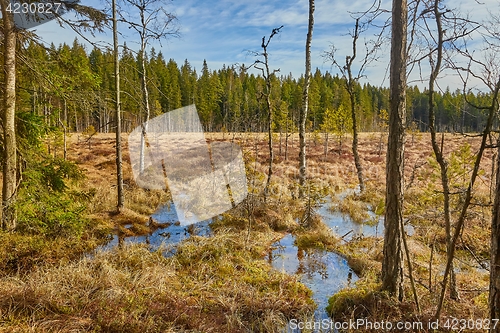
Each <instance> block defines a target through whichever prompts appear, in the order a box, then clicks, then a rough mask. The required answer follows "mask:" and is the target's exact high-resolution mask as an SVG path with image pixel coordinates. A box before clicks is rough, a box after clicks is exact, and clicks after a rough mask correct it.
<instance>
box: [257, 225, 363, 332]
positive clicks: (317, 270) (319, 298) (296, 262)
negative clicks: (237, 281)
mask: <svg viewBox="0 0 500 333" xmlns="http://www.w3.org/2000/svg"><path fill="white" fill-rule="evenodd" d="M293 243H294V237H293V236H292V235H291V234H287V235H286V236H285V237H284V238H283V239H281V240H280V241H278V242H276V243H274V244H273V251H272V252H271V253H270V254H268V256H267V258H266V259H267V260H268V261H269V262H270V264H271V265H272V266H273V267H274V268H275V269H277V270H279V271H285V272H286V273H288V274H292V275H293V274H297V275H298V276H299V277H300V281H301V282H302V283H303V284H304V285H306V286H307V287H308V288H309V289H311V290H312V292H313V295H312V298H313V300H314V301H315V302H316V304H317V305H318V308H317V309H316V311H315V313H314V321H315V322H320V321H322V320H326V319H329V316H328V314H327V313H326V310H325V308H326V306H327V305H328V298H329V297H330V296H332V295H333V294H335V293H336V292H337V291H339V290H341V289H343V288H345V287H348V286H350V285H352V284H353V283H354V282H356V281H357V280H358V277H357V276H356V274H355V273H354V272H353V271H352V270H351V269H350V267H349V265H348V264H347V260H346V259H344V258H343V257H342V256H340V255H338V254H336V253H333V252H327V251H323V250H318V249H307V250H302V249H299V248H298V247H297V246H295V245H294V244H293ZM286 332H300V331H299V330H293V329H292V328H290V325H289V327H287V328H286Z"/></svg>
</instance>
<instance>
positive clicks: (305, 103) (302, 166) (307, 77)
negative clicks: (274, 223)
mask: <svg viewBox="0 0 500 333" xmlns="http://www.w3.org/2000/svg"><path fill="white" fill-rule="evenodd" d="M313 27H314V0H309V24H308V26H307V38H306V72H305V74H304V89H303V92H302V109H301V110H300V116H299V118H300V119H299V185H300V187H299V197H300V198H303V197H304V187H305V184H306V177H307V159H306V119H307V113H308V110H309V85H310V83H311V41H312V35H313Z"/></svg>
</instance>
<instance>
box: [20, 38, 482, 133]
mask: <svg viewBox="0 0 500 333" xmlns="http://www.w3.org/2000/svg"><path fill="white" fill-rule="evenodd" d="M23 46H24V47H23V48H22V50H20V53H21V54H22V55H23V59H24V60H25V61H23V62H22V63H21V64H20V65H19V66H18V67H19V69H18V80H17V90H18V91H19V94H18V97H17V98H18V103H19V110H22V111H25V112H28V111H29V112H32V113H34V114H37V115H40V116H43V118H44V119H45V121H46V123H47V124H49V125H54V126H59V127H61V126H63V125H64V126H65V127H67V129H68V130H70V131H74V132H82V131H85V130H87V129H88V128H89V127H90V126H92V128H93V129H94V130H95V131H97V132H105V133H108V132H113V131H114V129H113V126H114V125H113V124H114V117H115V116H114V115H115V110H114V103H113V92H114V88H115V82H114V67H113V60H114V55H113V52H112V50H102V49H99V48H94V49H92V50H91V51H90V52H88V51H87V49H86V47H85V46H84V45H83V44H82V43H80V42H79V41H78V40H77V39H75V41H74V42H73V44H72V45H71V46H70V45H67V44H61V45H59V46H57V47H56V46H55V45H54V44H52V45H51V46H50V47H45V46H43V45H41V44H38V43H35V42H33V41H30V42H26V43H25V45H23ZM145 57H146V59H145V70H146V72H147V73H148V80H147V83H146V84H147V87H148V92H149V104H150V109H151V113H152V114H151V116H152V117H154V116H156V115H160V114H162V113H165V112H168V111H171V110H174V109H177V108H180V107H182V106H186V105H190V104H196V107H197V109H198V112H199V116H200V120H201V122H202V124H203V126H204V130H205V131H216V132H221V131H222V132H224V131H231V132H264V131H266V130H267V128H268V126H267V113H268V112H267V109H266V105H265V103H266V101H265V99H264V98H263V97H262V96H263V92H264V91H265V89H266V87H265V86H266V80H265V79H264V78H263V76H262V75H261V74H260V73H257V74H255V73H253V72H252V71H250V70H248V68H247V67H245V65H230V66H223V67H222V68H221V69H217V70H211V69H209V67H208V64H207V62H206V61H204V62H203V66H202V68H201V71H200V72H198V71H197V70H196V69H195V68H194V67H193V66H192V65H191V64H190V63H189V61H188V60H187V59H186V60H185V61H184V63H182V64H181V65H180V66H179V64H178V63H176V62H175V60H173V59H169V60H166V58H165V57H164V56H163V54H162V52H156V51H155V49H154V48H153V49H152V50H151V51H150V52H149V53H148V54H146V55H145ZM141 63H142V61H141V55H140V53H136V52H134V51H133V50H132V49H130V48H128V47H127V46H126V44H125V45H124V47H123V48H122V50H121V54H120V64H121V65H120V67H121V73H120V75H121V78H120V85H121V90H122V92H123V96H122V98H121V105H122V111H123V119H122V126H123V129H124V131H126V132H130V131H131V130H132V129H133V128H135V127H136V126H139V125H140V124H141V122H142V121H141V119H142V116H141V112H140V110H141V103H142V95H141V80H142V74H141V73H142V72H143V70H142V68H141ZM345 80H346V78H342V77H339V76H337V75H332V74H331V73H330V72H328V71H327V72H324V73H323V72H321V71H320V70H319V69H316V70H315V72H314V73H313V74H312V75H311V80H310V88H309V94H308V95H309V97H308V101H309V112H308V116H307V120H306V128H307V131H309V132H312V131H321V132H335V133H337V134H345V133H349V132H350V128H349V127H350V126H349V122H350V117H351V115H350V105H351V100H350V95H349V93H348V91H347V89H346V84H345ZM270 82H271V91H270V102H271V103H272V110H273V113H274V115H273V131H274V132H280V133H285V132H288V133H290V132H294V131H296V130H297V128H298V127H299V120H300V119H299V118H300V110H301V108H302V94H303V86H304V76H301V77H299V78H294V77H293V76H292V75H291V74H288V75H282V74H280V73H271V74H270ZM353 91H354V96H353V98H354V102H355V105H356V114H357V119H359V121H358V122H359V124H358V127H359V130H360V131H365V132H366V131H381V130H383V129H384V128H385V123H386V118H387V117H386V115H387V113H386V110H388V109H389V89H388V88H385V87H376V86H372V85H370V84H368V83H366V84H363V85H361V84H359V83H358V82H355V83H354V88H353ZM428 98H429V97H428V92H427V89H426V88H424V89H419V88H418V87H417V86H413V87H408V88H407V105H408V114H407V124H408V125H409V126H410V127H411V128H413V129H414V130H419V131H427V130H428V119H429V116H428ZM466 98H467V99H468V100H472V101H474V102H475V103H474V104H477V105H481V104H482V101H484V100H488V99H489V98H490V96H489V94H487V93H480V92H479V93H476V94H474V93H469V96H464V94H463V93H462V92H461V91H459V90H457V91H450V90H449V89H447V90H446V91H444V92H436V94H435V96H434V100H435V103H436V110H435V114H436V129H437V131H439V132H442V131H446V132H476V131H478V130H479V129H480V128H481V127H482V126H483V124H484V123H485V121H486V115H485V114H484V112H483V110H481V109H480V108H475V107H473V106H471V104H470V103H466V102H465V100H466Z"/></svg>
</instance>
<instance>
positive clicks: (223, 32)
mask: <svg viewBox="0 0 500 333" xmlns="http://www.w3.org/2000/svg"><path fill="white" fill-rule="evenodd" d="M81 3H82V4H84V5H90V6H94V7H96V8H102V7H103V6H105V4H104V3H102V2H101V3H100V2H95V1H86V0H82V2H81ZM371 4H372V0H352V1H341V0H316V12H315V26H314V34H313V41H312V68H313V69H315V68H319V69H320V70H321V71H323V72H324V71H327V70H328V71H330V72H333V73H336V72H337V70H336V68H334V67H332V66H331V63H330V62H326V61H325V58H324V57H323V56H322V54H323V53H324V52H325V51H326V50H328V49H329V48H330V45H331V44H335V46H336V47H337V49H338V55H339V59H345V56H346V55H347V54H349V53H350V48H351V39H350V37H349V36H348V35H347V33H348V32H349V29H352V28H353V24H354V20H353V18H352V16H351V14H350V13H349V12H359V11H363V10H366V9H367V8H369V7H370V6H371ZM390 6H391V2H390V1H388V0H384V1H383V7H384V8H386V9H390ZM452 6H453V7H459V8H460V9H461V12H464V13H471V15H472V17H473V18H475V19H477V20H481V19H484V18H486V16H487V12H488V10H496V11H499V10H500V5H499V2H498V0H482V1H481V3H478V2H476V1H475V0H462V1H461V2H460V1H458V2H453V3H452ZM166 8H167V10H168V11H170V12H172V13H174V14H175V15H176V16H177V18H178V24H179V28H180V34H181V36H180V38H171V39H168V40H165V41H163V42H162V45H161V46H160V45H158V44H156V45H153V46H154V47H155V49H156V50H157V51H159V50H161V51H162V53H163V55H164V57H165V58H166V59H169V58H173V59H174V60H176V61H177V63H178V64H179V65H180V64H182V63H183V61H184V59H188V61H189V62H190V63H191V65H192V66H194V67H195V68H196V69H197V70H198V71H199V70H200V69H201V66H202V63H203V59H206V60H207V63H208V66H209V68H210V69H218V68H221V67H222V65H223V64H226V65H232V64H242V63H244V64H247V65H248V64H251V63H252V62H253V61H254V59H255V58H254V57H253V56H252V55H249V53H248V51H249V50H251V51H260V44H261V39H262V37H263V36H265V35H266V36H267V35H269V33H270V32H271V30H272V29H273V28H275V27H279V26H280V25H284V27H283V29H282V31H281V33H280V34H279V35H277V36H276V37H275V38H274V39H273V40H272V42H271V44H270V46H269V55H270V58H269V59H270V60H269V61H270V66H271V68H274V69H277V68H280V70H281V73H282V74H288V73H292V75H293V76H294V77H299V76H300V75H301V74H302V73H303V72H304V54H305V51H304V48H305V38H306V33H307V19H308V1H307V0H251V1H247V0H240V1H238V0H219V1H217V0H208V1H199V0H183V1H181V0H174V1H171V2H168V5H167V6H166ZM387 15H388V14H387ZM36 31H37V33H38V34H39V36H40V37H41V38H42V39H43V40H45V41H47V42H49V43H50V42H54V43H55V44H59V43H61V42H66V43H71V42H72V41H73V39H74V38H75V36H76V35H75V34H74V33H72V32H71V30H69V29H68V28H66V29H63V28H60V27H59V26H58V25H57V24H56V23H54V22H51V23H46V24H43V25H41V26H39V27H37V28H36ZM121 31H122V32H124V33H126V34H127V35H124V36H122V37H121V42H123V41H127V45H128V46H129V47H132V48H134V47H137V45H136V44H135V43H134V41H136V40H137V37H136V36H134V35H133V31H132V30H129V29H127V28H126V27H122V29H121ZM372 36H373V32H367V33H365V34H364V35H363V36H362V39H361V41H360V42H361V43H360V47H361V46H362V45H363V43H364V40H365V39H369V38H372ZM95 40H101V41H104V42H109V43H110V42H111V34H110V33H108V34H105V35H98V36H96V38H95ZM389 48H390V45H388V44H387V45H384V47H383V48H382V53H381V56H382V57H381V59H380V61H379V62H377V63H374V64H373V65H372V66H371V67H370V68H368V70H367V72H366V75H367V79H365V80H364V82H369V83H370V84H373V85H382V84H383V85H387V84H388V79H387V78H386V72H387V68H388V63H389V61H388V53H389ZM384 78H385V80H384ZM454 80H456V79H453V78H449V79H447V80H446V81H447V83H446V84H447V85H450V86H452V88H453V86H455V85H457V84H458V82H454Z"/></svg>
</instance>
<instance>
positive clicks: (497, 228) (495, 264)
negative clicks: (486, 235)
mask: <svg viewBox="0 0 500 333" xmlns="http://www.w3.org/2000/svg"><path fill="white" fill-rule="evenodd" d="M497 146H498V153H497V161H496V162H497V170H496V191H495V199H494V201H493V214H492V220H491V263H490V295H489V306H490V319H491V320H492V319H500V246H499V245H500V139H499V140H497ZM492 176H493V175H492ZM490 327H491V329H490V332H500V327H498V325H497V327H496V328H493V325H491V326H490Z"/></svg>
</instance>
